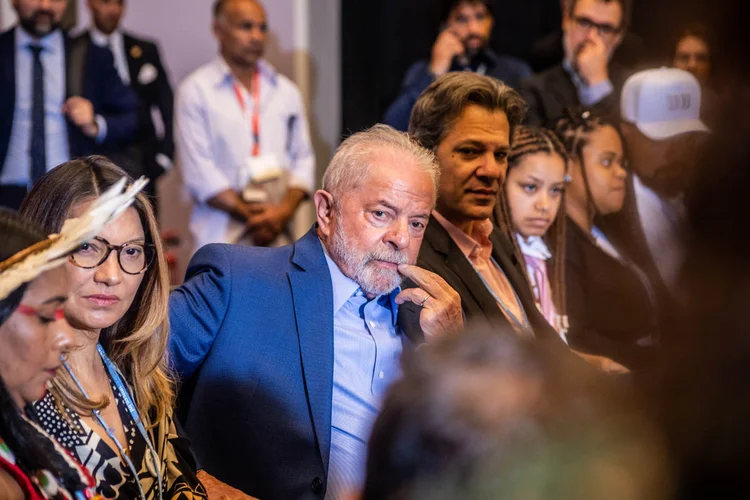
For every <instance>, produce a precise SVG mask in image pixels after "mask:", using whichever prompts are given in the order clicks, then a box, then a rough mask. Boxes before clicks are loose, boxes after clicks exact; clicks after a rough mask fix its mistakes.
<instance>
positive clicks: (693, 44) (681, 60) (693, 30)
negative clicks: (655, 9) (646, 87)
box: [672, 23, 713, 87]
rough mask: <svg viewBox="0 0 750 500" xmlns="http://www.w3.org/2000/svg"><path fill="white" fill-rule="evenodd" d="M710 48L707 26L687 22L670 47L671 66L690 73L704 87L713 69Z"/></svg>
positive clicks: (711, 47)
mask: <svg viewBox="0 0 750 500" xmlns="http://www.w3.org/2000/svg"><path fill="white" fill-rule="evenodd" d="M712 49H713V44H712V43H711V37H710V35H709V33H708V28H707V27H706V26H705V25H703V24H700V23H693V24H689V25H687V26H685V28H684V29H683V30H682V31H681V32H680V34H679V36H678V37H677V40H676V42H675V44H674V46H673V47H672V66H674V67H675V68H678V69H682V70H685V71H688V72H690V73H692V75H693V76H694V77H695V78H696V79H697V80H698V83H700V84H701V87H705V86H706V85H708V83H709V81H710V80H711V72H712V70H713V55H712Z"/></svg>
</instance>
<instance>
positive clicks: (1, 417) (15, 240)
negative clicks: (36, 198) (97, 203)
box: [0, 209, 86, 492]
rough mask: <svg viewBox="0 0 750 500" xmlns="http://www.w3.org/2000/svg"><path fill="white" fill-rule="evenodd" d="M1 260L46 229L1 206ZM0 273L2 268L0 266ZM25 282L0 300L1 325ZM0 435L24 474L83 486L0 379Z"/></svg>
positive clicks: (41, 238) (39, 238) (77, 487)
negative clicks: (50, 476) (43, 474)
mask: <svg viewBox="0 0 750 500" xmlns="http://www.w3.org/2000/svg"><path fill="white" fill-rule="evenodd" d="M0 234H2V235H3V237H2V238H0V263H1V262H4V261H6V260H7V259H9V258H11V257H12V256H14V255H16V254H17V253H18V252H20V251H22V250H25V249H26V248H28V247H30V246H32V245H34V244H37V243H39V242H41V241H44V240H45V239H46V235H45V233H44V232H43V231H42V230H41V229H40V228H39V227H37V226H35V225H34V224H32V223H30V222H28V221H26V220H24V219H23V218H21V216H20V215H18V214H17V213H15V212H11V211H9V210H2V209H0ZM0 273H2V268H1V267H0ZM25 291H26V285H25V284H24V285H21V286H20V287H18V288H16V289H15V290H14V291H13V292H12V293H11V294H10V295H9V296H8V297H6V298H4V299H2V300H0V325H2V324H4V323H5V322H6V321H7V320H8V318H9V317H10V316H11V314H13V311H15V310H16V309H17V308H18V305H19V304H20V303H21V299H22V298H23V294H24V292H25ZM2 340H3V339H2V338H0V342H2ZM0 437H2V439H3V440H4V441H5V442H6V443H7V444H8V447H9V448H10V449H11V451H12V452H13V454H14V455H15V457H16V460H17V464H18V466H19V467H20V468H21V470H23V471H24V472H25V473H26V474H27V475H29V476H32V475H34V473H35V472H37V471H40V470H48V471H50V472H51V473H52V474H53V475H54V476H55V477H56V478H58V479H59V480H60V481H61V482H62V485H63V487H64V488H65V489H67V490H68V491H71V492H76V491H79V490H83V489H84V488H85V487H86V485H84V484H83V483H82V482H81V477H80V475H79V473H78V471H76V470H74V469H73V468H72V467H71V466H70V465H69V464H68V463H67V462H66V461H65V460H64V459H63V458H62V457H61V456H60V455H59V454H58V452H57V451H56V450H55V448H54V446H53V444H52V441H51V440H50V439H48V438H45V437H44V436H42V435H41V434H40V433H39V431H37V430H36V429H35V428H34V427H33V426H32V425H31V424H30V423H29V422H28V421H27V420H25V419H24V417H23V416H22V415H21V412H20V410H19V409H18V408H17V406H16V403H15V401H13V397H12V396H11V394H10V391H8V388H7V387H6V386H5V382H4V381H3V380H2V379H0Z"/></svg>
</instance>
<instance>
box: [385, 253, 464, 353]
mask: <svg viewBox="0 0 750 500" xmlns="http://www.w3.org/2000/svg"><path fill="white" fill-rule="evenodd" d="M398 272H399V273H401V275H402V276H404V277H406V278H409V279H411V280H412V281H413V282H414V283H416V285H417V287H418V288H409V289H406V290H403V291H402V292H401V293H399V294H398V296H396V303H397V304H403V303H404V302H407V301H408V302H413V303H414V304H416V305H418V306H420V307H421V308H422V311H421V312H420V314H419V326H420V327H421V328H422V331H423V332H424V337H425V340H426V341H427V342H430V341H432V340H435V339H437V338H440V337H443V336H445V335H452V334H454V333H459V332H461V331H462V330H463V328H464V317H463V312H462V310H461V297H460V296H459V295H458V292H456V291H455V290H454V289H453V288H451V287H450V285H449V284H448V283H446V281H445V280H444V279H443V278H441V277H440V276H438V275H437V274H435V273H431V272H430V271H427V270H425V269H422V268H420V267H417V266H410V265H407V264H401V265H400V266H398Z"/></svg>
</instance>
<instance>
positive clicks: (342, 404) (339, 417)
mask: <svg viewBox="0 0 750 500" xmlns="http://www.w3.org/2000/svg"><path fill="white" fill-rule="evenodd" d="M326 261H327V263H328V269H329V270H330V273H331V281H332V283H333V332H334V335H333V405H332V411H331V427H332V428H331V454H330V460H329V465H328V489H327V492H326V500H335V499H337V498H339V497H340V495H342V494H344V493H347V492H356V491H359V490H360V488H361V487H362V486H363V484H364V475H365V465H366V458H367V441H368V439H369V437H370V431H371V429H372V425H373V424H374V422H375V418H376V417H377V415H378V412H379V411H380V405H381V402H382V399H383V396H384V395H385V392H386V390H387V389H388V387H389V386H390V384H391V383H392V382H393V381H394V380H396V379H397V378H398V377H400V375H401V365H400V361H399V360H400V358H401V352H402V351H403V344H402V340H403V338H404V337H403V335H401V330H400V329H399V327H398V326H397V318H398V305H397V304H396V303H395V302H394V300H395V298H396V295H398V293H399V292H400V289H396V290H395V291H393V292H392V293H390V294H389V295H381V296H379V297H376V298H374V299H372V300H368V299H367V297H366V296H365V295H364V293H363V292H362V290H361V289H360V288H359V285H357V283H355V282H354V281H353V280H351V279H349V278H348V277H346V276H345V275H344V274H343V273H342V272H341V270H340V269H339V267H338V266H337V265H336V263H335V262H333V261H332V260H331V258H330V257H329V256H328V255H327V254H326Z"/></svg>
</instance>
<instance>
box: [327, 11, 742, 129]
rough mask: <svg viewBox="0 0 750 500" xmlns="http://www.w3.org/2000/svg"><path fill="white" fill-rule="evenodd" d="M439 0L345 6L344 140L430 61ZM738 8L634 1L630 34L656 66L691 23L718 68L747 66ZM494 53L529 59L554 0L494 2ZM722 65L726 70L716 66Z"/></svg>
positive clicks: (550, 22)
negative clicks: (711, 41) (419, 63)
mask: <svg viewBox="0 0 750 500" xmlns="http://www.w3.org/2000/svg"><path fill="white" fill-rule="evenodd" d="M441 2H442V0H342V51H343V54H342V80H343V81H342V92H343V109H342V113H343V117H342V128H343V130H342V134H343V135H344V136H346V135H349V134H350V133H351V132H354V131H357V130H361V129H363V128H366V127H369V126H371V125H372V124H374V123H377V122H378V121H379V120H380V119H381V118H382V116H383V112H384V111H385V109H386V108H387V106H388V105H389V104H390V102H391V101H392V100H393V99H394V98H395V97H396V95H397V94H398V90H399V87H400V85H401V80H402V79H403V76H404V73H405V72H406V69H407V68H408V67H409V65H410V64H411V63H412V62H414V61H415V60H417V59H424V58H428V57H429V55H430V49H431V47H432V43H433V42H434V40H435V37H436V36H437V34H438V27H439V22H440V21H439V16H440V11H441ZM741 6H742V2H741V1H739V0H738V1H737V2H733V1H730V0H713V1H710V0H635V2H634V6H633V22H632V28H631V31H632V32H634V33H635V34H637V35H639V36H640V37H641V38H642V41H643V43H644V46H645V49H646V53H647V54H648V56H649V57H648V61H647V63H648V65H660V64H664V63H666V61H667V58H666V55H667V53H668V52H669V46H670V43H671V41H672V39H673V38H674V37H675V36H676V30H678V29H679V27H681V26H683V25H684V24H686V23H688V22H692V21H696V20H700V21H703V22H705V23H707V24H709V25H710V26H712V27H713V29H714V31H715V35H716V36H717V42H718V44H717V48H716V51H715V52H716V55H717V57H718V59H719V61H718V63H719V65H720V66H722V65H723V66H724V67H725V69H726V68H727V67H731V66H735V65H736V64H738V63H744V62H745V60H746V59H747V58H746V57H743V56H744V50H745V47H747V45H746V43H744V42H746V41H747V38H748V32H749V31H750V29H748V28H746V26H745V24H746V23H745V21H743V20H746V19H747V18H746V17H745V16H741V15H739V14H738V12H739V11H738V7H741ZM496 10H497V15H496V19H495V28H494V32H493V36H492V46H493V48H494V49H495V50H496V51H498V52H501V53H506V54H510V55H514V56H517V57H521V58H527V57H528V56H529V55H530V52H531V46H532V44H533V42H534V40H536V39H537V38H539V37H541V36H543V35H544V34H547V33H549V32H550V31H552V30H555V29H558V28H559V26H560V22H561V12H560V1H559V0H497V1H496ZM722 62H723V64H721V63H722Z"/></svg>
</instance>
